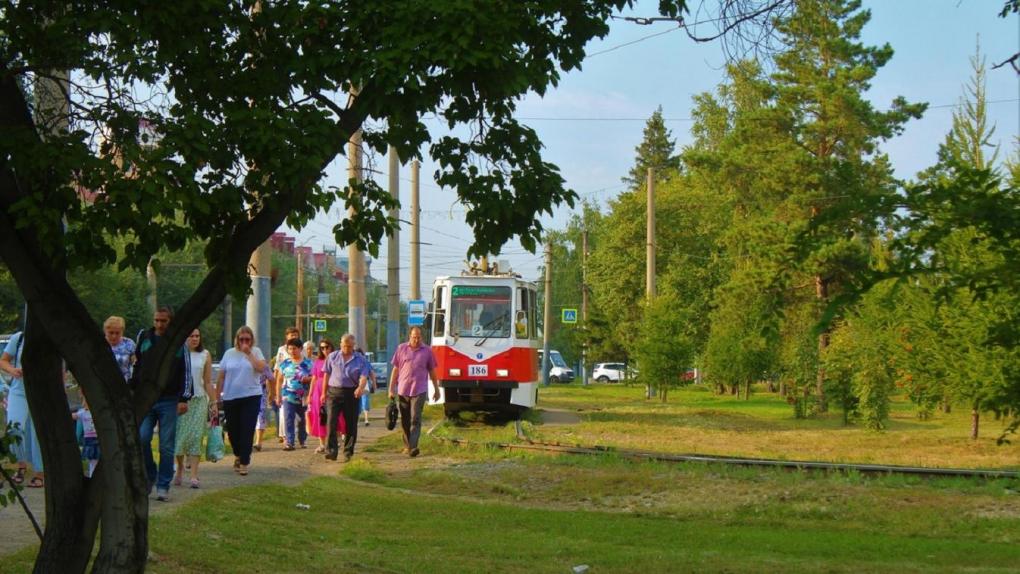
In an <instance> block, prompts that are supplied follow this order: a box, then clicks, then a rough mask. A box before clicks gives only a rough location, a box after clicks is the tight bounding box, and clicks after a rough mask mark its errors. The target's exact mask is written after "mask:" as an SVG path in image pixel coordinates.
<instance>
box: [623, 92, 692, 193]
mask: <svg viewBox="0 0 1020 574" xmlns="http://www.w3.org/2000/svg"><path fill="white" fill-rule="evenodd" d="M672 135H673V134H672V132H671V131H670V130H669V129H667V128H666V122H665V121H663V119H662V106H659V107H658V109H656V110H655V111H654V112H653V113H652V117H650V118H648V121H647V122H646V123H645V132H644V138H643V139H642V140H641V143H640V144H638V146H637V147H635V148H634V151H635V152H636V154H637V156H636V157H635V158H634V167H632V168H630V173H629V174H627V177H623V178H621V180H622V181H623V183H625V184H627V186H628V187H629V188H630V189H640V188H643V187H644V186H645V184H646V182H647V180H648V168H652V170H653V174H654V177H655V178H656V179H657V180H660V181H661V180H663V179H666V178H669V177H671V176H673V175H674V174H675V173H676V172H677V170H678V169H680V158H679V157H677V155H676V140H675V139H673V137H672Z"/></svg>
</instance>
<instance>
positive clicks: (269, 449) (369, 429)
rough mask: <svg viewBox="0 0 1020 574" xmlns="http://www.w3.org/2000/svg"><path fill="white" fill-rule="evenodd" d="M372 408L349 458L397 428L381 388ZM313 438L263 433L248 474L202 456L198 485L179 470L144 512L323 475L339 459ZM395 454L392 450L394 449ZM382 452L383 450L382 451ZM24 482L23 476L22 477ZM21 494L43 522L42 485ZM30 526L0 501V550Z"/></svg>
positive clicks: (30, 535)
mask: <svg viewBox="0 0 1020 574" xmlns="http://www.w3.org/2000/svg"><path fill="white" fill-rule="evenodd" d="M373 399H374V400H373V401H372V402H373V403H374V405H373V406H374V408H373V409H372V411H371V413H370V418H369V420H370V421H371V423H370V425H369V426H365V425H364V423H363V422H361V423H360V426H359V427H358V444H357V447H356V451H355V454H354V457H355V460H357V459H358V458H359V457H362V456H366V457H367V458H373V457H378V456H380V455H383V453H369V454H368V455H366V454H365V452H364V449H365V448H367V447H368V446H369V445H371V444H372V443H374V442H375V441H376V440H377V439H378V438H379V437H380V436H383V435H384V434H388V433H390V432H399V429H398V430H394V431H387V430H386V423H385V421H384V420H383V416H384V413H385V405H386V394H385V393H376V394H375V395H374V396H373ZM317 445H318V439H316V438H314V437H309V440H308V448H307V449H297V450H293V451H284V450H283V444H282V443H279V442H277V439H276V437H275V436H270V433H268V432H267V433H266V437H265V439H264V441H263V447H262V452H255V453H252V463H251V467H250V473H249V474H248V476H239V475H237V474H235V473H234V472H233V466H232V465H233V460H234V459H233V457H232V456H230V455H228V456H227V457H226V458H225V459H223V460H221V461H219V462H216V463H211V462H205V461H202V462H201V463H200V464H199V467H198V470H199V479H200V481H201V487H200V488H197V489H194V488H190V487H189V486H188V484H189V481H188V478H187V476H188V473H187V472H185V479H184V484H183V485H182V486H171V487H170V500H169V501H168V502H159V501H157V500H156V497H155V493H153V494H152V495H151V496H150V497H149V512H150V513H152V514H159V513H162V512H167V511H169V510H172V509H174V508H176V507H177V506H178V505H180V504H183V503H185V502H188V501H189V500H192V499H194V498H196V497H198V496H201V495H202V494H204V493H207V492H210V491H215V490H222V489H225V488H233V487H235V486H242V485H245V484H265V483H276V484H286V485H294V484H300V483H301V482H303V481H305V480H307V479H308V478H311V477H313V476H327V475H332V474H336V473H337V472H339V471H340V469H341V468H342V466H343V463H338V462H332V461H326V460H324V459H323V456H322V455H321V454H315V447H316V446H317ZM394 454H395V453H394ZM384 457H385V458H388V456H384ZM26 484H27V480H26ZM8 491H9V487H7V486H5V487H4V488H3V489H0V494H4V495H6V494H7V492H8ZM21 493H22V496H24V497H25V500H26V502H28V506H29V508H30V509H31V510H32V513H33V514H34V515H35V517H36V520H37V521H39V525H40V526H41V527H44V526H45V525H44V520H45V517H46V507H45V504H46V502H45V499H44V489H43V488H24V489H22V491H21ZM38 540H39V539H38V538H37V537H36V534H35V530H34V529H33V528H32V523H31V522H30V521H29V519H28V517H27V516H26V515H25V511H24V509H22V507H21V505H20V504H19V503H17V502H15V503H14V504H12V505H8V506H6V507H0V556H2V555H5V554H10V553H12V552H15V551H17V550H19V549H20V548H22V547H24V546H28V545H31V544H37V543H38Z"/></svg>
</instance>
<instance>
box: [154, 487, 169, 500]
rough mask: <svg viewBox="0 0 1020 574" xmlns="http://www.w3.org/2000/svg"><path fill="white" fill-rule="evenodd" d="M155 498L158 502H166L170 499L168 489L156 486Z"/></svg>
mask: <svg viewBox="0 0 1020 574" xmlns="http://www.w3.org/2000/svg"><path fill="white" fill-rule="evenodd" d="M156 500H158V501H160V502H166V501H168V500H170V489H168V488H157V489H156Z"/></svg>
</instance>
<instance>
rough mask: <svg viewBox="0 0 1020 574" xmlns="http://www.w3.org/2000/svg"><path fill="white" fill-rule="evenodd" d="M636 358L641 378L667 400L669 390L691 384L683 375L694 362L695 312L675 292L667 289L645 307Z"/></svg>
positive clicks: (635, 353)
mask: <svg viewBox="0 0 1020 574" xmlns="http://www.w3.org/2000/svg"><path fill="white" fill-rule="evenodd" d="M642 311H643V313H642V321H641V326H640V329H639V331H638V339H637V341H636V343H637V345H636V346H635V351H634V358H635V359H636V360H637V366H638V368H639V369H640V375H639V376H638V378H639V380H640V381H642V382H645V384H646V385H648V386H651V387H653V388H655V389H657V390H658V392H659V398H660V399H661V400H662V402H666V400H667V398H668V391H669V390H670V389H675V388H679V387H681V386H685V385H688V384H690V383H691V380H689V379H686V378H684V377H683V374H684V373H685V371H686V370H687V368H688V367H690V366H691V365H692V364H693V363H694V357H695V342H694V338H693V337H692V331H694V322H693V321H692V319H693V315H692V314H691V313H690V310H689V309H688V308H687V307H686V306H685V305H684V304H683V301H682V300H681V299H680V298H679V297H678V296H677V295H676V294H675V293H673V292H671V291H669V290H665V291H664V292H663V293H660V294H658V295H656V296H655V297H654V298H653V299H652V300H651V301H648V302H646V303H645V304H644V305H643V309H642Z"/></svg>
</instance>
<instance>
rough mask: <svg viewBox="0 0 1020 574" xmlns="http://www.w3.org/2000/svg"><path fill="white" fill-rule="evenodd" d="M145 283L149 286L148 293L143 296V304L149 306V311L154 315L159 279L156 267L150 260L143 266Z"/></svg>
mask: <svg viewBox="0 0 1020 574" xmlns="http://www.w3.org/2000/svg"><path fill="white" fill-rule="evenodd" d="M145 283H146V285H148V288H149V293H148V294H147V295H146V296H145V304H146V306H148V307H149V313H150V314H152V315H155V314H156V308H157V307H158V306H159V297H158V295H157V293H158V291H159V280H158V279H157V278H156V268H155V267H153V266H152V261H149V263H148V264H147V265H146V266H145Z"/></svg>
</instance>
